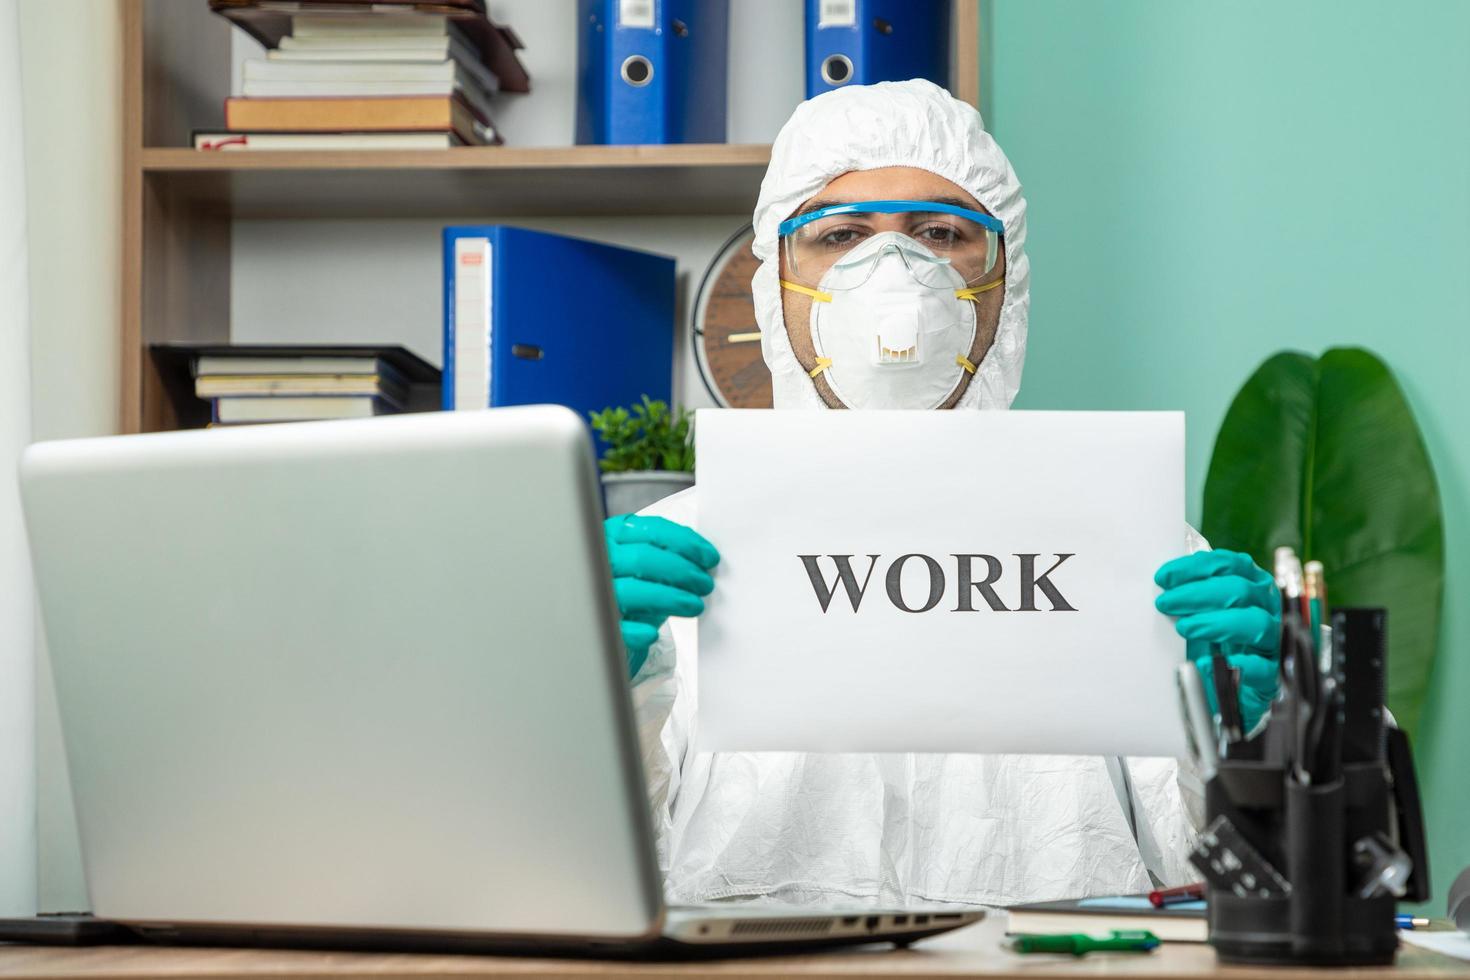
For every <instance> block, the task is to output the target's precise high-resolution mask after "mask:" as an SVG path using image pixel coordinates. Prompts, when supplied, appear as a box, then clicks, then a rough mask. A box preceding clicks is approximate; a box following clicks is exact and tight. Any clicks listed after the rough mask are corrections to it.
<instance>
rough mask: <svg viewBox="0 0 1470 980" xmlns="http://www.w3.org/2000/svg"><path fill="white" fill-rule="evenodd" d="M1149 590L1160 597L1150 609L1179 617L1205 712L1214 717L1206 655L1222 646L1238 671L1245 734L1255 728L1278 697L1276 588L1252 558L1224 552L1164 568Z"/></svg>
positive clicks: (1180, 560) (1278, 604)
mask: <svg viewBox="0 0 1470 980" xmlns="http://www.w3.org/2000/svg"><path fill="white" fill-rule="evenodd" d="M1154 582H1155V584H1157V585H1158V586H1159V587H1160V588H1162V589H1163V590H1164V592H1163V594H1161V595H1160V596H1159V597H1158V598H1157V599H1155V600H1154V605H1155V606H1156V607H1157V608H1158V610H1159V612H1161V613H1163V614H1164V615H1166V616H1175V617H1177V620H1178V621H1177V622H1176V623H1175V624H1174V628H1175V629H1176V630H1178V632H1179V635H1180V636H1182V637H1184V638H1185V639H1186V640H1188V641H1189V643H1188V647H1187V650H1188V656H1189V659H1190V660H1192V661H1194V664H1195V666H1196V667H1198V668H1199V670H1200V673H1201V674H1203V675H1204V681H1205V694H1206V696H1207V697H1208V698H1209V699H1210V708H1211V709H1212V710H1215V711H1218V710H1219V706H1218V705H1216V704H1215V686H1214V670H1213V669H1212V665H1211V660H1210V647H1211V646H1212V645H1213V644H1219V646H1220V650H1221V652H1223V653H1224V654H1225V656H1226V659H1227V660H1228V661H1229V662H1230V666H1232V667H1238V668H1239V669H1240V713H1241V719H1242V721H1244V723H1245V729H1246V731H1250V730H1251V729H1253V728H1255V727H1256V724H1257V723H1258V722H1259V721H1260V720H1261V716H1262V715H1264V714H1265V713H1266V709H1267V708H1268V707H1270V705H1271V702H1272V701H1273V700H1274V699H1275V697H1276V688H1277V677H1278V666H1277V661H1278V657H1279V648H1280V645H1281V594H1280V592H1278V591H1277V588H1276V582H1275V581H1274V580H1273V579H1272V578H1271V576H1270V574H1268V573H1267V572H1266V571H1265V569H1263V568H1261V567H1260V566H1258V565H1257V564H1256V563H1255V562H1254V561H1253V560H1252V559H1251V556H1250V555H1245V554H1241V553H1240V552H1238V551H1224V550H1220V551H1199V552H1196V553H1194V554H1192V555H1185V556H1184V557H1183V558H1175V559H1174V560H1173V561H1171V562H1166V563H1165V564H1164V565H1163V567H1161V568H1160V569H1159V570H1158V572H1156V573H1155V574H1154Z"/></svg>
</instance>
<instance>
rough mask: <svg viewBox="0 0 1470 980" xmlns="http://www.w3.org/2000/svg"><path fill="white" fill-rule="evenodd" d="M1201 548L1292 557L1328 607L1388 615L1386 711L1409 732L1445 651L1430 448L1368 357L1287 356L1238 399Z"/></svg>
mask: <svg viewBox="0 0 1470 980" xmlns="http://www.w3.org/2000/svg"><path fill="white" fill-rule="evenodd" d="M1202 530H1203V531H1204V534H1205V537H1207V538H1209V539H1210V543H1211V544H1212V545H1213V546H1214V547H1217V548H1231V549H1233V550H1236V551H1245V552H1249V553H1250V554H1251V555H1252V556H1253V557H1254V558H1255V560H1256V562H1257V563H1259V564H1260V565H1261V567H1263V568H1266V569H1269V568H1270V567H1271V556H1272V550H1273V549H1274V548H1275V547H1276V546H1277V545H1291V546H1292V547H1293V548H1295V549H1296V550H1297V553H1298V554H1299V555H1301V556H1302V558H1303V560H1308V559H1312V558H1315V559H1317V560H1318V561H1320V562H1322V564H1323V566H1324V567H1325V569H1326V575H1327V590H1328V599H1329V601H1330V603H1331V604H1332V605H1334V606H1383V607H1386V608H1387V609H1388V629H1389V636H1388V664H1389V669H1388V705H1389V708H1390V709H1391V710H1392V711H1393V713H1394V716H1395V717H1396V718H1397V719H1398V722H1399V725H1400V726H1402V727H1403V728H1404V729H1405V730H1406V731H1408V732H1410V733H1411V734H1413V733H1414V732H1415V731H1416V730H1417V728H1418V724H1419V713H1420V710H1421V708H1422V707H1423V704H1424V695H1425V692H1426V690H1427V689H1428V686H1429V676H1430V670H1431V668H1432V667H1433V664H1434V655H1435V650H1436V648H1437V645H1438V642H1439V617H1440V604H1441V600H1442V598H1443V592H1444V526H1443V521H1442V519H1441V515H1440V508H1439V489H1438V486H1437V484H1436V482H1435V479H1434V469H1433V467H1431V465H1430V463H1429V454H1428V452H1427V451H1426V450H1425V448H1424V438H1423V436H1422V435H1421V434H1420V432H1419V427H1418V426H1417V425H1416V424H1415V422H1414V416H1413V413H1412V412H1410V411H1409V406H1408V404H1407V403H1406V402H1405V401H1404V396H1403V393H1402V392H1401V391H1400V390H1399V386H1398V384H1397V382H1395V381H1394V379H1393V375H1391V374H1390V373H1389V371H1388V368H1387V366H1386V365H1384V363H1383V362H1382V361H1381V360H1379V359H1378V358H1377V357H1375V356H1374V355H1373V354H1370V353H1369V352H1367V351H1365V350H1358V349H1355V348H1334V349H1333V350H1329V351H1327V353H1325V354H1323V355H1322V357H1321V358H1320V359H1317V358H1313V357H1311V356H1309V355H1307V354H1301V353H1296V352H1283V353H1280V354H1277V355H1275V356H1274V357H1272V358H1270V359H1269V360H1267V361H1266V362H1265V363H1264V364H1262V365H1261V366H1260V368H1259V369H1257V371H1256V373H1255V374H1253V375H1251V378H1250V380H1249V381H1247V382H1246V383H1245V387H1243V388H1242V389H1241V390H1240V393H1239V394H1238V395H1236V396H1235V401H1234V402H1233V403H1232V404H1231V406H1230V411H1229V412H1228V413H1227V414H1226V416H1225V421H1224V423H1223V424H1222V425H1221V427H1220V434H1219V436H1218V437H1217V438H1216V440H1215V454H1214V457H1213V458H1212V459H1211V460H1210V473H1209V477H1208V478H1207V480H1206V481H1205V507H1204V527H1203V528H1202Z"/></svg>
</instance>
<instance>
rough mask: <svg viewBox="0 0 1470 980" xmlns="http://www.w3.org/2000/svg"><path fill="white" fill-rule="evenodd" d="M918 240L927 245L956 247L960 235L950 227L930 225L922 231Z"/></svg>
mask: <svg viewBox="0 0 1470 980" xmlns="http://www.w3.org/2000/svg"><path fill="white" fill-rule="evenodd" d="M918 240H919V241H921V242H923V243H924V244H926V245H954V244H957V243H958V242H959V241H960V233H959V231H958V230H956V229H955V228H952V227H950V226H949V225H930V226H929V227H927V228H924V229H922V230H920V232H919V234H918Z"/></svg>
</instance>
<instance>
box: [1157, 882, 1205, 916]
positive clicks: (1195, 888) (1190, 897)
mask: <svg viewBox="0 0 1470 980" xmlns="http://www.w3.org/2000/svg"><path fill="white" fill-rule="evenodd" d="M1204 897H1205V883H1204V882H1203V881H1197V882H1195V883H1194V884H1192V885H1180V886H1179V887H1178V888H1161V889H1159V890H1158V891H1156V892H1149V893H1148V901H1149V904H1150V905H1152V906H1153V907H1154V908H1156V909H1162V908H1167V907H1168V906H1170V905H1182V904H1184V903H1185V902H1198V901H1200V900H1201V899H1203V898H1204Z"/></svg>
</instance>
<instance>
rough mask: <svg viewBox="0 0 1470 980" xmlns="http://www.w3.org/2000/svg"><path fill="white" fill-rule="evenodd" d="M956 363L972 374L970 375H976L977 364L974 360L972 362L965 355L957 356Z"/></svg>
mask: <svg viewBox="0 0 1470 980" xmlns="http://www.w3.org/2000/svg"><path fill="white" fill-rule="evenodd" d="M954 362H955V363H956V364H958V365H959V366H960V367H962V368H964V369H965V370H966V371H967V372H968V373H970V374H974V373H975V362H974V361H972V360H970V359H969V358H968V357H966V356H965V355H963V354H956V355H955V356H954Z"/></svg>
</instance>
